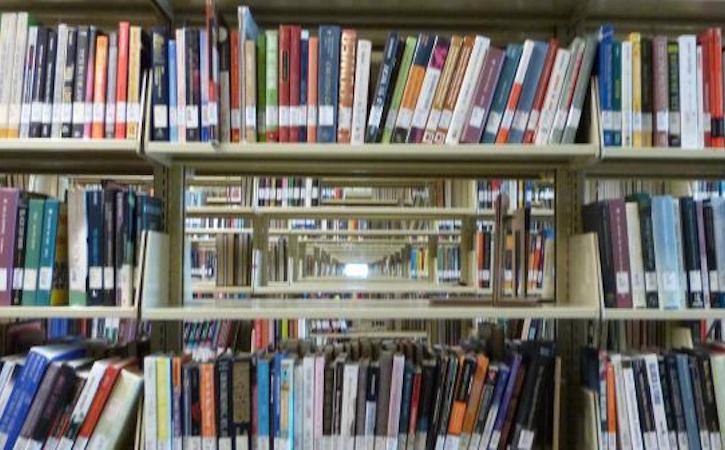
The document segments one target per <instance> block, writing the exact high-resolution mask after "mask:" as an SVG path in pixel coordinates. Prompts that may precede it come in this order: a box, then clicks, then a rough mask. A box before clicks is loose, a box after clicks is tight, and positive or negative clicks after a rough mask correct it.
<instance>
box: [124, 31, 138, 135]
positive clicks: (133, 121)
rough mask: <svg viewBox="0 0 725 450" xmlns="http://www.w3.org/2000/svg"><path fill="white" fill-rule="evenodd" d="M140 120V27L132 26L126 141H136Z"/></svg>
mask: <svg viewBox="0 0 725 450" xmlns="http://www.w3.org/2000/svg"><path fill="white" fill-rule="evenodd" d="M140 118H141V27H138V26H132V27H131V28H130V32H129V39H128V94H127V95H126V139H136V138H137V136H138V132H139V129H138V125H139V120H140Z"/></svg>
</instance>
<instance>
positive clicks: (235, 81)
mask: <svg viewBox="0 0 725 450" xmlns="http://www.w3.org/2000/svg"><path fill="white" fill-rule="evenodd" d="M229 47H230V53H231V67H230V70H231V74H230V75H229V76H230V84H231V86H230V90H231V92H230V96H231V99H230V103H231V108H232V115H231V116H232V120H231V122H232V127H231V141H232V142H239V140H240V139H241V131H240V127H241V123H242V116H241V114H242V112H241V109H240V104H241V98H240V95H241V94H240V93H239V55H240V51H239V31H232V32H231V34H230V35H229ZM255 70H256V67H255Z"/></svg>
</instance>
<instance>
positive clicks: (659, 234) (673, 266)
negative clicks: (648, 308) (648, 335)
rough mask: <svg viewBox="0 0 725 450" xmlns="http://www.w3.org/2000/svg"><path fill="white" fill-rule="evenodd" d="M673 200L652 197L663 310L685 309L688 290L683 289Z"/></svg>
mask: <svg viewBox="0 0 725 450" xmlns="http://www.w3.org/2000/svg"><path fill="white" fill-rule="evenodd" d="M678 219H679V217H677V216H676V215H675V208H674V204H673V199H672V197H670V196H655V197H652V223H653V235H654V248H655V261H656V262H655V264H656V266H657V286H658V296H659V301H660V307H661V308H664V309H682V308H684V307H685V298H684V294H685V287H684V286H681V283H680V281H681V279H680V273H681V272H682V273H684V272H683V268H682V267H680V258H679V254H678V247H677V240H676V239H677V230H676V227H675V221H676V220H678Z"/></svg>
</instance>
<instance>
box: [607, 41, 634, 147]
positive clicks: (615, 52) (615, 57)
mask: <svg viewBox="0 0 725 450" xmlns="http://www.w3.org/2000/svg"><path fill="white" fill-rule="evenodd" d="M612 64H613V65H614V68H613V74H612V75H613V76H614V85H613V89H614V92H613V99H612V129H613V131H614V145H615V146H617V147H619V146H621V145H622V89H623V88H624V85H623V81H622V80H623V78H622V64H623V58H622V42H619V41H614V43H613V45H612ZM627 84H629V81H627ZM628 88H631V86H628Z"/></svg>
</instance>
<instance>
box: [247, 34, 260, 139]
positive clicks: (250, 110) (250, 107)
mask: <svg viewBox="0 0 725 450" xmlns="http://www.w3.org/2000/svg"><path fill="white" fill-rule="evenodd" d="M244 58H245V62H244V70H246V72H247V73H246V74H245V76H244V82H245V83H246V86H245V89H244V92H245V95H246V98H245V101H244V114H245V116H244V135H245V139H246V142H255V141H256V140H257V135H258V132H257V128H258V127H257V120H256V117H257V108H258V105H257V103H258V102H257V91H256V86H257V43H256V42H255V41H254V40H251V39H249V40H247V41H245V43H244Z"/></svg>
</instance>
